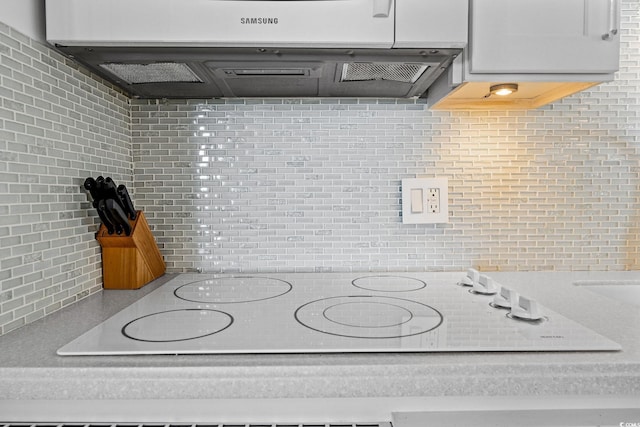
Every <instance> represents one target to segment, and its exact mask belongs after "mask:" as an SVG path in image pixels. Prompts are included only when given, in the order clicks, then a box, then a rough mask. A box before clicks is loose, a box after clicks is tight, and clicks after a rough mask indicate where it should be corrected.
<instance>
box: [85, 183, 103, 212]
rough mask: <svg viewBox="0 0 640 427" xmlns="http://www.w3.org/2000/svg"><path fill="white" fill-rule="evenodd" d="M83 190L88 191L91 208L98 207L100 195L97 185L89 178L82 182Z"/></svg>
mask: <svg viewBox="0 0 640 427" xmlns="http://www.w3.org/2000/svg"><path fill="white" fill-rule="evenodd" d="M84 188H85V190H88V191H89V194H91V198H92V199H93V207H94V208H97V207H98V200H100V193H99V191H98V183H97V182H96V180H95V179H93V178H91V177H89V178H87V179H85V180H84Z"/></svg>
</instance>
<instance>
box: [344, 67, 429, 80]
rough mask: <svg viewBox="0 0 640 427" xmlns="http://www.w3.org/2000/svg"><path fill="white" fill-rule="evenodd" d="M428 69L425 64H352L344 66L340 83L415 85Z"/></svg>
mask: <svg viewBox="0 0 640 427" xmlns="http://www.w3.org/2000/svg"><path fill="white" fill-rule="evenodd" d="M428 68H429V66H427V65H424V64H411V63H379V62H378V63H373V62H351V63H348V64H344V66H343V68H342V78H341V79H340V81H343V82H349V81H372V80H389V81H394V82H401V83H415V82H416V81H417V80H418V79H419V78H420V76H421V75H422V74H423V73H424V72H425V71H426V70H427V69H428Z"/></svg>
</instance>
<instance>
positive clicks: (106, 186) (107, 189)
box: [102, 177, 126, 211]
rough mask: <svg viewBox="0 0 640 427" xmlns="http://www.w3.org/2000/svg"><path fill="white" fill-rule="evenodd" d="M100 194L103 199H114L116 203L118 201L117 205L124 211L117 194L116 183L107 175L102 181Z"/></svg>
mask: <svg viewBox="0 0 640 427" xmlns="http://www.w3.org/2000/svg"><path fill="white" fill-rule="evenodd" d="M102 194H103V195H104V198H105V199H114V200H115V201H116V203H118V206H120V209H121V210H123V211H124V210H125V209H126V208H125V206H124V204H123V203H122V200H120V196H119V195H118V187H116V183H115V182H113V180H112V179H111V177H107V178H105V180H104V181H103V184H102Z"/></svg>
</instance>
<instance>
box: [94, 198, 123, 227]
mask: <svg viewBox="0 0 640 427" xmlns="http://www.w3.org/2000/svg"><path fill="white" fill-rule="evenodd" d="M96 210H97V211H98V216H99V217H100V220H101V221H102V223H103V224H104V226H105V227H107V233H109V234H113V233H114V231H117V230H116V228H115V226H114V225H113V223H112V222H111V219H110V218H109V215H107V212H106V206H105V203H104V199H100V200H98V201H97V202H96ZM119 231H120V232H119V233H118V234H120V233H122V230H119Z"/></svg>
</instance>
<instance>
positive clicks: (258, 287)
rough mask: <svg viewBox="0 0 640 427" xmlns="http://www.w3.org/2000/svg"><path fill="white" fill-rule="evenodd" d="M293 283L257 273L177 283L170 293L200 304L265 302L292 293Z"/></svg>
mask: <svg viewBox="0 0 640 427" xmlns="http://www.w3.org/2000/svg"><path fill="white" fill-rule="evenodd" d="M292 289H293V285H291V283H289V282H286V281H284V280H280V279H273V278H271V277H260V276H233V277H212V278H210V279H202V280H198V281H196V282H191V283H187V284H184V285H182V286H179V287H178V288H176V289H175V290H174V291H173V294H174V295H175V296H176V297H177V298H180V299H181V300H184V301H189V302H195V303H202V304H238V303H246V302H256V301H265V300H269V299H273V298H277V297H279V296H282V295H284V294H286V293H289V292H291V290H292Z"/></svg>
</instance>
